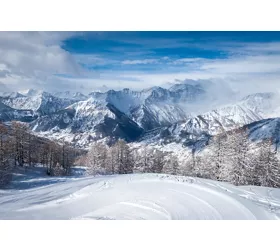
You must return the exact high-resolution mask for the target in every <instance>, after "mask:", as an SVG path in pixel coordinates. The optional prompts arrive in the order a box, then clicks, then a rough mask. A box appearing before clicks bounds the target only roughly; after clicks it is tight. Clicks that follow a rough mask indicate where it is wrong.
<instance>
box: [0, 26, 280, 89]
mask: <svg viewBox="0 0 280 250" xmlns="http://www.w3.org/2000/svg"><path fill="white" fill-rule="evenodd" d="M0 35H1V36H0V55H1V56H0V83H2V86H5V87H8V88H18V87H19V84H20V86H21V87H22V88H23V87H24V88H25V87H26V88H27V87H34V86H37V87H38V86H39V87H41V88H46V89H55V88H57V89H58V88H59V89H65V88H68V87H69V86H71V88H73V89H75V90H76V89H77V90H79V89H80V90H84V91H90V90H95V89H98V88H100V87H101V86H103V85H106V86H108V87H109V88H126V87H129V88H135V89H139V88H144V87H150V86H154V85H164V84H167V83H172V82H174V81H178V80H179V81H183V80H185V79H194V80H198V79H219V80H224V81H227V82H229V81H230V82H234V84H235V85H236V86H237V87H238V86H243V85H244V84H245V83H246V86H247V85H248V88H249V86H251V85H250V82H251V83H255V86H264V84H266V85H267V84H268V85H269V86H270V85H271V86H276V85H275V84H276V83H277V82H279V80H280V63H279V62H280V32H174V31H171V32H1V33H0ZM250 88H251V87H250Z"/></svg>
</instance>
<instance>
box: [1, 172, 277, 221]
mask: <svg viewBox="0 0 280 250" xmlns="http://www.w3.org/2000/svg"><path fill="white" fill-rule="evenodd" d="M78 172H79V171H76V173H78ZM23 176H24V175H23ZM279 209H280V189H273V188H264V187H252V186H247V187H235V186H233V185H231V184H227V183H221V182H216V181H211V180H205V179H199V178H191V177H182V176H171V175H164V174H130V175H112V176H99V177H83V176H76V177H59V178H58V177H38V176H36V175H34V176H31V177H30V176H29V177H28V178H25V177H22V176H21V177H20V178H18V179H17V180H16V181H14V183H13V185H12V188H11V189H8V190H0V219H43V220H45V219H62V220H65V219H78V220H79V219H93V220H98V219H112V220H127V219H134V220H136V219H137V220H138V219H146V220H157V219H158V220H188V219H189V220H237V219H239V220H256V219H257V220H271V219H278V218H279V216H280V214H279V213H278V211H279Z"/></svg>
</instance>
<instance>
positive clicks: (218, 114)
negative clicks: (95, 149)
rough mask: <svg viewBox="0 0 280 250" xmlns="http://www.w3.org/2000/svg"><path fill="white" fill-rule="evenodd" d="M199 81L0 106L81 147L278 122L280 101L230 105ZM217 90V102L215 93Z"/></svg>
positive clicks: (35, 95)
mask: <svg viewBox="0 0 280 250" xmlns="http://www.w3.org/2000/svg"><path fill="white" fill-rule="evenodd" d="M209 86H210V85H209V83H208V82H205V81H202V82H201V83H198V82H197V81H190V80H189V81H185V82H176V84H173V85H171V86H168V88H163V87H152V88H148V89H143V90H141V91H134V90H130V89H127V88H126V89H123V90H118V91H116V90H109V91H107V92H92V93H90V94H89V95H88V96H87V95H84V94H82V93H72V92H70V91H65V92H56V93H47V92H44V91H39V90H27V91H21V92H20V93H17V92H16V93H13V94H10V95H8V94H6V95H4V96H3V97H2V103H3V105H5V106H6V107H10V108H12V109H16V110H31V111H32V112H33V113H34V114H36V115H37V116H38V118H37V119H35V120H34V119H33V121H32V122H31V123H30V127H31V128H32V129H33V131H34V132H36V133H40V134H41V135H43V136H47V137H51V138H55V139H57V138H63V139H67V140H68V141H70V142H73V143H74V144H76V145H79V146H81V147H83V146H88V145H90V143H91V142H92V141H94V140H99V139H105V138H107V139H109V140H111V139H116V138H124V139H126V140H128V141H138V140H141V141H144V142H146V143H150V142H153V143H156V144H157V143H159V144H160V143H171V142H178V143H181V144H183V145H193V143H197V142H199V143H200V144H201V143H205V142H207V140H208V139H209V137H210V136H211V135H215V134H217V133H219V132H221V131H224V130H231V129H235V128H238V127H242V126H244V125H247V124H250V123H253V122H256V121H261V120H263V119H265V118H269V117H277V116H280V112H278V110H279V111H280V98H279V96H278V95H276V94H273V93H256V94H252V95H249V96H246V97H244V98H240V99H239V100H238V101H236V95H235V93H234V92H232V91H231V90H229V89H226V90H224V88H225V87H224V85H223V84H220V83H217V84H216V85H215V84H214V85H211V86H212V87H209ZM219 88H221V89H222V88H223V90H222V93H225V95H226V96H222V95H221V93H219V91H217V89H219Z"/></svg>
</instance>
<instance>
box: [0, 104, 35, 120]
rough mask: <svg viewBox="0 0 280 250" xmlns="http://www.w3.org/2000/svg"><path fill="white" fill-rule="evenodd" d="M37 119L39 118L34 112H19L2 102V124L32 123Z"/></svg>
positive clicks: (0, 106)
mask: <svg viewBox="0 0 280 250" xmlns="http://www.w3.org/2000/svg"><path fill="white" fill-rule="evenodd" d="M36 118H37V116H36V115H35V114H34V112H33V111H32V110H17V109H13V108H11V107H9V106H7V105H5V104H4V103H2V102H0V122H10V121H12V120H17V121H23V122H30V121H32V120H34V119H36Z"/></svg>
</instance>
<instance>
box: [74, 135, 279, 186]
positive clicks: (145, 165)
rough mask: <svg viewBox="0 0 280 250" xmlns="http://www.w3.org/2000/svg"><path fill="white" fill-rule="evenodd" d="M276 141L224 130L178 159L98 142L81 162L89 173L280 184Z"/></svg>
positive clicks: (149, 150) (155, 151)
mask: <svg viewBox="0 0 280 250" xmlns="http://www.w3.org/2000/svg"><path fill="white" fill-rule="evenodd" d="M273 146H274V144H273V142H272V141H271V140H270V139H268V140H264V141H262V142H259V143H256V144H252V143H251V142H250V140H249V139H248V135H247V132H246V131H245V130H237V131H233V132H230V133H221V134H219V135H217V136H214V137H213V138H212V139H211V140H210V142H209V145H208V146H207V147H206V148H205V149H204V150H202V152H196V151H195V150H193V151H192V153H190V154H189V157H187V158H184V159H183V160H182V159H179V158H178V156H176V154H175V153H174V152H164V151H161V150H159V149H155V148H153V147H148V146H147V145H143V146H141V147H138V148H134V147H133V144H128V143H126V142H125V141H123V140H119V141H117V142H116V143H115V144H114V145H112V146H111V147H108V146H107V145H104V144H102V143H99V142H97V143H95V144H94V145H93V147H92V148H91V149H90V150H89V152H88V153H87V154H86V155H83V156H81V157H80V158H79V160H78V164H80V165H85V166H87V167H88V174H90V175H97V174H129V173H165V174H173V175H185V176H193V177H201V178H207V179H212V180H217V181H226V182H229V183H232V184H234V185H257V186H267V187H280V162H279V159H278V155H277V150H275V148H274V147H273Z"/></svg>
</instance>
